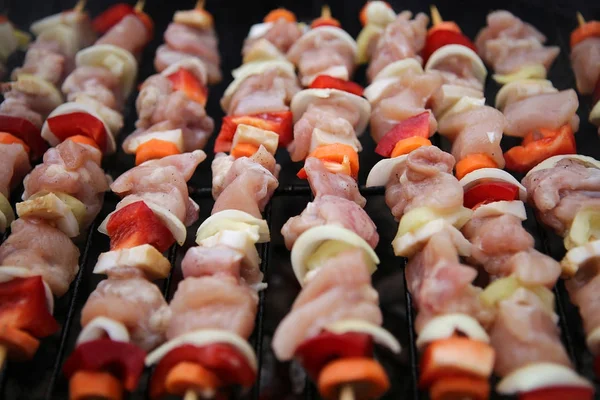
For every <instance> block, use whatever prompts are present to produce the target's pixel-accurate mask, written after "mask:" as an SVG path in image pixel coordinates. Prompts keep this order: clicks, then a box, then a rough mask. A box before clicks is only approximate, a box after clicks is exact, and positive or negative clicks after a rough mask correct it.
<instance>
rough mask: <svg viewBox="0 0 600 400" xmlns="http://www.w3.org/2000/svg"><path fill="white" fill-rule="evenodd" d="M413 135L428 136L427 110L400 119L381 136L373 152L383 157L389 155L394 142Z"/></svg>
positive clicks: (392, 149) (394, 144)
mask: <svg viewBox="0 0 600 400" xmlns="http://www.w3.org/2000/svg"><path fill="white" fill-rule="evenodd" d="M413 136H420V137H424V138H428V137H429V136H430V132H429V111H424V112H422V113H421V114H418V115H415V116H414V117H410V118H407V119H405V120H404V121H401V122H400V123H399V124H398V125H396V126H395V127H393V128H392V129H391V130H390V131H389V132H388V133H386V134H385V136H384V137H382V138H381V140H380V141H379V143H378V144H377V147H376V148H375V153H377V154H379V155H380V156H383V157H389V156H390V155H391V154H392V151H394V147H395V146H396V143H398V142H399V141H401V140H403V139H408V138H410V137H413Z"/></svg>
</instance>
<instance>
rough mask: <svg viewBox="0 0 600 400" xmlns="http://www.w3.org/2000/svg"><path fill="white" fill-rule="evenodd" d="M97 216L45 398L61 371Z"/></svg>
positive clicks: (90, 232) (90, 233) (72, 295)
mask: <svg viewBox="0 0 600 400" xmlns="http://www.w3.org/2000/svg"><path fill="white" fill-rule="evenodd" d="M99 218H101V216H98V217H97V218H96V221H94V223H93V224H92V225H91V226H90V228H89V230H88V233H87V238H86V243H85V248H84V251H83V256H82V257H81V263H80V267H79V271H78V272H77V277H76V278H75V283H74V284H73V289H72V294H71V301H69V311H68V313H67V318H66V319H65V322H64V324H63V328H62V332H61V336H60V345H59V347H58V353H57V355H56V360H55V362H54V367H53V371H52V378H51V379H50V383H49V384H48V388H47V389H46V396H45V398H46V399H48V400H50V399H52V393H53V391H54V386H55V384H56V379H57V378H58V375H59V374H60V373H61V365H62V360H63V356H64V354H65V352H66V350H67V348H66V347H67V339H68V337H69V331H70V329H71V324H72V322H73V316H74V314H75V303H76V302H77V297H78V296H77V295H78V294H79V289H80V287H81V282H82V280H83V275H84V272H85V269H86V267H87V265H88V256H89V252H90V248H91V246H92V236H93V235H94V232H95V231H96V226H97V225H98V219H99Z"/></svg>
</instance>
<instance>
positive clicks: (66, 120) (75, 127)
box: [47, 112, 109, 151]
mask: <svg viewBox="0 0 600 400" xmlns="http://www.w3.org/2000/svg"><path fill="white" fill-rule="evenodd" d="M47 122H48V127H50V130H51V131H52V133H53V134H54V136H56V137H57V138H58V139H59V140H60V141H61V142H64V141H65V140H67V138H69V137H71V136H75V135H83V136H87V137H89V138H91V139H93V140H94V142H96V144H98V147H100V148H101V149H102V151H106V149H107V142H108V141H107V138H106V135H108V134H109V133H108V132H106V129H105V128H104V124H103V123H102V121H100V120H99V119H98V118H96V117H94V116H92V115H90V114H88V113H85V112H74V113H70V114H62V115H57V116H55V117H52V118H48V120H47Z"/></svg>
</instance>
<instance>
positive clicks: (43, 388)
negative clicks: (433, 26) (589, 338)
mask: <svg viewBox="0 0 600 400" xmlns="http://www.w3.org/2000/svg"><path fill="white" fill-rule="evenodd" d="M132 2H133V0H131V1H130V3H132ZM74 3H75V1H73V0H72V1H66V0H54V1H51V0H38V1H33V0H5V1H4V2H2V1H0V10H2V11H4V12H7V13H8V16H9V19H10V20H11V21H13V22H14V23H16V24H17V25H18V26H19V27H20V28H22V29H25V30H26V29H27V28H28V26H29V25H30V24H31V23H32V22H33V21H35V20H37V19H40V18H42V17H44V16H47V15H50V14H53V13H56V12H59V11H61V10H65V9H68V8H70V7H72V6H73V4H74ZM87 3H88V4H87V9H88V10H89V11H90V13H91V14H92V15H97V14H98V13H99V12H101V11H102V10H104V9H106V8H107V7H109V6H110V5H112V4H114V3H116V1H103V0H88V2H87ZM194 3H195V0H188V1H176V0H169V1H165V0H146V8H145V11H146V12H147V13H148V14H149V15H150V16H151V17H152V18H153V19H154V22H155V24H156V33H155V37H154V40H153V41H152V43H151V44H150V45H149V46H148V48H147V49H146V50H145V52H144V54H143V57H142V60H141V63H140V71H139V76H138V79H139V82H143V80H144V79H145V78H147V77H148V76H149V75H151V74H153V73H154V67H153V58H154V53H155V51H156V48H157V47H158V45H160V44H161V43H162V42H163V37H162V35H163V33H164V31H165V29H166V27H167V24H168V23H169V22H170V21H171V18H172V16H173V13H174V12H175V10H178V9H189V8H192V7H193V6H194ZM390 3H391V4H392V5H393V7H394V9H395V10H396V11H400V10H410V11H412V12H413V13H416V12H419V11H423V12H427V13H428V11H429V5H430V3H429V2H427V1H415V0H411V1H407V0H405V1H397V0H396V1H390ZM323 4H324V3H323V2H321V1H299V0H297V1H293V0H282V1H272V0H270V1H261V0H258V1H233V0H208V1H207V9H208V10H209V11H210V12H211V13H213V15H214V17H215V23H216V29H217V35H218V37H219V41H220V44H219V48H220V52H221V56H222V71H223V76H224V80H223V82H222V83H220V84H219V85H217V86H214V87H211V88H210V93H209V101H208V105H207V111H208V114H209V115H211V116H212V117H213V118H214V119H215V122H216V125H217V129H215V132H218V128H219V126H220V121H221V118H222V116H223V112H222V111H221V109H220V106H219V100H220V98H221V96H222V94H223V92H224V90H225V88H226V87H227V85H228V84H229V83H230V82H231V76H230V74H229V71H231V70H232V69H234V68H236V67H237V66H239V65H240V64H241V56H240V52H241V48H242V43H243V40H244V37H245V36H246V34H247V32H248V29H249V28H250V25H251V24H254V23H257V22H260V21H261V20H262V18H263V17H264V15H266V13H268V12H269V11H270V10H272V9H274V8H277V7H280V6H283V7H286V8H289V9H291V10H292V11H294V12H295V13H296V15H297V16H298V18H299V19H300V20H304V21H310V20H311V19H313V18H315V17H317V16H318V15H319V13H320V9H321V6H322V5H323ZM328 4H329V5H330V7H331V9H332V13H333V15H334V16H335V17H336V18H338V19H339V20H340V21H341V22H342V26H343V27H344V28H345V29H346V30H347V31H348V32H349V33H350V34H351V35H352V36H353V37H356V36H357V34H358V32H359V30H360V24H359V22H358V12H359V10H360V8H361V7H362V5H363V4H364V1H351V0H332V1H328ZM435 4H436V5H437V6H438V8H439V10H440V12H441V14H442V16H443V17H444V19H446V20H454V21H456V22H457V23H458V25H459V26H460V27H461V28H462V30H463V31H464V33H465V34H466V35H468V36H469V37H471V38H474V36H475V35H476V33H477V32H478V31H479V29H480V28H481V27H483V26H484V25H485V18H486V15H487V14H488V13H489V12H490V11H492V10H495V9H499V8H504V9H507V10H509V11H511V12H513V13H514V14H515V15H517V16H518V17H520V18H522V19H523V20H524V21H526V22H529V23H532V24H533V25H534V26H536V27H537V28H538V29H540V30H541V31H542V33H544V34H545V35H546V36H547V38H548V43H549V44H556V45H559V46H560V48H561V53H560V55H559V57H558V58H557V60H556V62H555V63H554V66H553V67H552V69H551V71H550V74H549V77H548V78H549V79H550V80H551V81H552V82H553V83H554V85H555V86H556V87H557V88H558V89H559V90H562V89H567V88H574V87H575V78H574V76H573V72H572V70H571V68H570V63H569V47H568V43H569V34H570V32H571V30H572V29H573V28H574V27H575V24H576V20H575V12H576V11H581V12H582V13H583V15H584V16H585V17H586V18H587V19H600V2H596V1H590V0H571V1H567V0H530V1H508V2H506V1H496V0H494V1H489V0H488V1H477V0H454V1H453V0H437V1H436V2H435ZM2 6H4V9H1V7H2ZM22 60H23V54H20V55H13V56H12V57H11V60H10V65H9V67H15V66H17V65H20V64H21V63H22ZM490 75H491V74H490ZM355 80H356V81H357V82H359V83H361V84H365V83H366V82H365V74H364V67H363V68H361V69H359V71H358V73H357V75H356V77H355ZM497 89H498V86H497V85H496V84H495V82H493V81H492V80H491V78H489V77H488V82H487V85H486V91H485V93H486V99H487V104H490V105H493V101H494V98H495V95H496V92H497ZM136 96H137V93H134V94H133V95H132V96H131V98H130V99H129V102H128V105H127V107H126V109H125V120H126V125H125V128H124V129H123V131H122V133H121V136H120V142H122V140H123V138H124V137H125V136H126V135H127V134H129V133H131V132H132V131H133V130H134V123H135V120H136V118H137V116H136V113H135V97H136ZM590 106H591V100H590V99H589V98H580V107H579V116H580V117H581V121H582V122H581V128H580V130H579V133H577V135H576V139H577V148H578V151H579V153H580V154H585V155H590V156H593V157H595V158H600V141H599V139H598V136H597V134H596V128H595V127H593V126H592V125H591V124H590V123H589V122H587V117H588V114H589V111H590V109H591V107H590ZM213 138H214V136H213ZM435 140H436V141H434V144H436V145H438V146H441V147H442V149H444V150H446V151H448V150H449V145H448V143H447V142H446V141H444V140H439V138H438V137H437V136H436V138H435ZM505 141H506V142H507V143H506V145H507V146H509V145H514V144H515V142H512V143H510V141H509V140H507V139H505ZM213 142H214V139H213V140H211V142H209V145H208V146H207V148H206V152H207V154H208V159H207V161H205V162H204V163H203V164H201V165H200V167H199V168H198V170H197V172H196V174H195V176H194V178H193V179H192V180H191V181H190V193H191V197H192V198H193V199H194V200H195V201H196V202H197V203H198V204H199V205H200V210H201V211H200V220H199V221H198V222H197V223H196V224H195V225H194V226H192V227H190V229H189V230H188V240H187V243H186V244H185V246H183V247H179V246H177V247H175V248H173V249H171V250H170V252H169V259H170V260H171V262H172V264H173V265H174V268H173V272H172V275H171V276H170V277H169V279H167V280H165V281H162V282H159V283H158V284H159V287H161V288H162V289H163V292H164V294H165V296H166V297H167V299H168V300H170V299H171V298H172V296H173V293H174V292H175V290H176V288H177V284H178V283H179V281H180V280H181V278H182V277H181V271H180V268H179V267H180V263H181V259H182V258H183V255H184V254H185V252H186V250H187V249H188V248H189V247H191V246H193V245H194V236H195V231H196V229H197V227H198V225H199V224H200V223H201V222H202V221H203V220H204V219H206V218H207V217H208V215H209V214H210V210H211V208H212V204H213V200H212V197H211V171H210V163H211V161H212V158H213V155H214V153H213V152H212V144H213ZM361 142H362V144H363V148H364V150H363V152H362V153H360V163H361V168H360V170H361V172H360V176H359V183H360V184H361V192H362V194H363V195H364V196H365V197H366V198H367V200H368V203H367V206H366V208H365V209H366V211H367V213H368V214H369V215H370V216H371V218H372V219H373V220H374V222H375V224H376V225H377V228H378V231H379V234H380V236H381V238H380V243H379V246H378V247H377V249H376V251H377V254H378V255H379V257H380V259H381V265H380V267H379V269H378V271H377V272H376V273H375V274H374V275H373V283H374V286H375V288H376V289H377V291H378V292H379V295H380V302H381V308H382V311H383V315H384V325H385V327H386V328H387V329H388V330H390V332H392V333H393V334H394V336H396V337H397V338H398V339H399V340H400V342H401V344H402V347H403V351H402V353H401V354H400V355H398V356H394V355H391V354H389V353H387V352H386V351H385V350H381V349H380V350H379V351H378V352H377V356H378V357H379V359H380V361H381V362H382V363H383V365H384V367H385V368H386V370H387V372H388V374H389V376H390V381H391V383H392V387H391V390H390V391H389V393H388V394H387V395H386V396H385V399H388V400H389V399H398V400H399V399H411V400H413V399H421V398H422V399H426V398H427V396H426V395H425V394H424V393H420V392H419V391H418V389H417V377H418V371H417V362H418V358H417V354H416V349H415V346H414V339H415V336H414V333H413V326H412V324H413V320H414V311H413V310H412V308H411V302H410V296H409V295H408V294H407V291H406V289H405V285H404V274H403V267H404V265H405V260H404V259H402V258H397V257H395V256H394V254H393V252H392V248H391V244H390V243H391V241H392V239H393V237H394V236H395V233H396V229H397V223H396V222H395V221H394V220H393V217H392V216H391V214H390V212H389V210H388V208H387V206H386V205H385V201H384V196H383V189H382V188H374V189H364V183H365V180H366V177H367V174H368V172H369V170H370V169H371V167H372V166H373V165H374V164H375V163H376V162H377V161H378V160H379V159H380V157H379V156H378V155H376V154H375V153H374V147H375V146H374V143H373V141H372V140H371V138H370V137H369V135H368V133H367V134H365V135H364V136H363V137H362V138H361ZM119 150H120V146H119ZM133 161H134V160H133V157H132V156H128V155H125V154H123V153H122V151H120V152H119V153H118V154H116V155H114V156H112V157H111V158H108V159H106V160H105V162H104V165H103V166H104V168H105V170H106V171H107V173H110V174H111V175H112V176H113V177H117V176H118V175H120V174H121V173H122V172H124V171H126V170H127V169H129V168H131V167H133ZM278 162H279V163H281V165H282V172H281V175H280V186H279V189H278V190H277V191H276V192H275V195H274V197H273V199H272V201H271V203H270V205H268V206H267V209H266V210H265V217H266V219H267V221H268V223H269V226H270V228H271V238H272V241H271V243H269V244H266V245H263V246H262V248H261V249H260V251H261V255H262V258H263V262H262V269H263V271H264V273H265V277H266V278H265V280H266V281H267V282H268V284H269V288H268V289H267V290H266V292H262V293H261V297H260V305H259V307H260V308H259V312H258V316H257V321H256V329H255V332H254V334H253V336H252V338H251V342H252V344H253V345H254V347H255V349H256V351H257V355H258V358H259V365H260V376H259V383H258V384H257V385H256V386H255V387H254V389H253V390H252V391H251V392H249V393H240V394H239V396H237V398H243V399H259V398H260V399H277V400H283V399H318V398H319V396H318V394H317V392H316V390H315V388H314V386H313V385H312V384H310V383H309V382H308V380H306V378H305V375H304V374H303V373H302V370H301V368H300V367H299V366H298V365H297V364H294V363H280V362H278V361H277V360H276V359H275V357H274V355H273V352H272V351H271V349H270V342H271V338H272V335H273V333H274V331H275V328H276V327H277V325H278V323H279V321H280V320H281V319H282V318H283V317H284V316H285V315H286V313H287V312H288V311H289V309H290V307H291V304H292V302H293V301H294V299H295V297H296V296H297V294H298V293H299V290H300V286H299V284H298V283H297V281H296V278H295V277H294V274H293V272H292V268H291V265H290V261H289V256H290V253H289V251H287V249H286V248H285V245H284V242H283V238H282V236H281V234H280V230H281V227H282V226H283V224H284V223H285V222H286V221H287V219H288V218H290V217H291V216H294V215H298V214H299V213H300V212H301V211H302V210H303V209H304V207H305V206H306V203H308V202H309V201H310V189H309V188H308V186H307V185H306V181H301V180H299V179H298V178H296V176H295V174H296V172H297V171H298V170H299V168H300V165H299V164H294V163H292V162H291V161H290V159H289V157H288V155H287V153H286V152H285V151H283V150H281V151H280V152H279V154H278ZM518 178H521V177H518ZM363 189H364V190H363ZM21 193H22V188H21V189H17V191H16V192H15V194H14V196H13V204H14V202H16V201H18V199H19V197H20V195H21ZM117 202H118V199H117V197H116V196H115V195H113V194H107V196H106V200H105V204H104V208H103V210H102V212H101V213H100V215H99V216H98V218H97V220H96V223H95V224H94V225H93V226H92V227H91V228H90V230H89V232H88V233H86V234H84V235H83V237H81V238H80V240H79V246H80V249H81V254H82V255H81V260H80V268H81V269H80V272H79V274H78V275H77V278H76V280H75V281H74V282H73V284H72V285H71V289H70V291H69V292H68V293H67V294H66V295H65V296H63V297H62V298H60V299H58V300H57V302H56V307H55V314H54V315H55V317H56V318H57V319H58V322H59V323H60V324H61V326H62V329H61V331H59V332H58V333H56V334H55V335H53V336H51V337H49V338H46V339H44V340H43V341H42V343H41V346H40V349H39V351H38V353H37V354H36V356H35V358H34V359H33V360H32V361H31V362H27V363H22V364H17V363H9V364H8V366H7V368H5V370H4V372H3V373H1V374H0V399H4V400H15V399H18V400H21V399H35V400H37V399H68V382H67V381H66V379H65V378H64V376H63V375H62V372H61V367H62V364H63V362H64V361H65V359H66V358H67V357H68V355H69V354H70V352H71V351H72V350H73V348H74V345H75V341H76V339H77V336H78V335H79V332H80V329H81V328H80V324H79V318H80V314H81V309H82V308H83V305H84V304H85V301H86V299H87V298H88V296H89V294H90V293H91V292H92V291H93V290H94V288H95V287H96V285H97V284H98V282H99V281H100V280H102V279H104V277H103V276H96V275H93V274H92V269H93V267H94V265H95V263H96V260H97V258H98V255H99V254H100V253H101V252H103V251H107V250H108V248H109V240H108V238H107V237H106V236H104V235H102V234H100V233H99V232H97V230H96V228H97V226H98V224H99V223H100V222H101V221H102V220H103V219H104V218H105V216H106V215H107V214H108V213H110V212H111V211H112V210H114V208H115V205H116V203H117ZM528 217H529V218H528V220H527V221H526V222H525V224H526V228H527V229H528V230H529V232H530V233H531V234H532V235H533V236H534V237H535V239H536V245H537V248H538V249H539V250H541V251H543V252H544V253H547V254H550V255H552V256H553V257H555V258H557V259H560V258H561V257H562V256H563V254H564V249H563V246H562V240H561V239H560V238H558V237H556V236H554V235H552V234H549V233H548V231H547V230H545V229H544V228H543V227H541V226H540V225H539V224H537V223H536V221H535V218H534V214H533V212H532V210H531V209H528ZM0 240H1V239H0ZM555 294H556V299H557V313H558V314H559V316H560V327H561V330H562V333H563V342H564V344H565V346H566V348H567V351H568V353H569V355H570V356H571V359H572V361H573V363H574V365H575V367H576V369H577V370H578V372H580V373H581V374H583V375H584V376H585V377H586V378H588V379H590V380H592V381H593V382H594V383H595V385H596V390H597V392H600V385H599V384H598V381H597V380H595V378H594V374H593V359H592V357H591V355H590V354H589V353H588V352H587V350H586V348H585V336H584V334H583V330H582V326H581V320H580V318H579V315H578V313H577V310H576V309H575V307H574V306H573V305H571V304H570V303H569V299H568V296H567V293H566V291H565V288H564V285H563V284H562V282H561V283H559V284H558V287H557V288H556V289H555ZM148 378H149V373H148V371H146V373H145V374H144V376H143V378H142V380H141V383H140V385H139V388H138V390H137V391H136V392H135V393H133V394H132V395H130V396H129V399H145V398H146V397H147V396H146V395H147V393H146V391H147V384H148ZM492 398H494V399H501V398H502V397H500V396H497V395H494V396H493V397H492ZM597 398H600V395H597ZM565 400H567V399H565Z"/></svg>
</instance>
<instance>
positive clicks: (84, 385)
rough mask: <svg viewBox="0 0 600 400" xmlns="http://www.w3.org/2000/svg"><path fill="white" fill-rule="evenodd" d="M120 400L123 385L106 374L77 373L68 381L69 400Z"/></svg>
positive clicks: (93, 372)
mask: <svg viewBox="0 0 600 400" xmlns="http://www.w3.org/2000/svg"><path fill="white" fill-rule="evenodd" d="M91 398H93V399H103V400H121V399H122V398H123V385H121V382H120V381H119V380H118V379H117V378H115V377H114V376H112V375H111V374H109V373H108V372H99V371H77V372H76V373H75V375H73V376H72V377H71V380H70V381H69V400H87V399H91Z"/></svg>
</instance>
